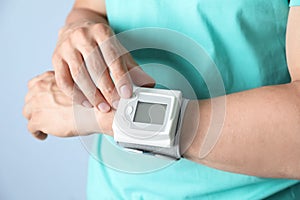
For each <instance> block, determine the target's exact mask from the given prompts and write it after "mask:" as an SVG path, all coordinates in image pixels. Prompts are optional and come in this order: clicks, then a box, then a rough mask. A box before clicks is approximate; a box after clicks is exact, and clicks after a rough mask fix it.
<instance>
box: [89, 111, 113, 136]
mask: <svg viewBox="0 0 300 200" xmlns="http://www.w3.org/2000/svg"><path fill="white" fill-rule="evenodd" d="M94 113H95V116H96V122H97V129H96V131H95V132H98V133H104V134H106V135H110V136H114V133H113V130H112V123H113V120H114V115H115V110H111V111H110V112H108V113H103V112H101V111H99V110H98V109H97V108H94Z"/></svg>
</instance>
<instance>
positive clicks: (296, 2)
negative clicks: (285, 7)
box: [290, 0, 300, 6]
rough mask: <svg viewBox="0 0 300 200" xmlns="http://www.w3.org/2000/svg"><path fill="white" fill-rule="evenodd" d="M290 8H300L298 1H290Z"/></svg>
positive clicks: (299, 0)
mask: <svg viewBox="0 0 300 200" xmlns="http://www.w3.org/2000/svg"><path fill="white" fill-rule="evenodd" d="M290 6H300V0H291V1H290Z"/></svg>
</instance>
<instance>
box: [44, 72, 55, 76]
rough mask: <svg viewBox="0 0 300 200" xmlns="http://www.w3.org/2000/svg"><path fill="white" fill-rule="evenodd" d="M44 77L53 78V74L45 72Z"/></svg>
mask: <svg viewBox="0 0 300 200" xmlns="http://www.w3.org/2000/svg"><path fill="white" fill-rule="evenodd" d="M44 75H45V76H46V77H53V76H54V72H53V71H50V70H49V71H46V72H45V73H44Z"/></svg>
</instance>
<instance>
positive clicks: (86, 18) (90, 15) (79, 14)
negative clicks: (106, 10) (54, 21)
mask: <svg viewBox="0 0 300 200" xmlns="http://www.w3.org/2000/svg"><path fill="white" fill-rule="evenodd" d="M80 22H95V23H105V24H107V20H106V17H105V16H104V15H102V14H100V13H98V12H96V11H93V10H90V9H88V8H78V7H74V8H73V9H72V10H71V12H70V13H69V15H68V17H67V19H66V22H65V24H66V25H71V24H76V23H80Z"/></svg>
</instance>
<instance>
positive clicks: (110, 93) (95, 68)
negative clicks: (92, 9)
mask: <svg viewBox="0 0 300 200" xmlns="http://www.w3.org/2000/svg"><path fill="white" fill-rule="evenodd" d="M113 36H114V33H113V31H112V30H111V28H110V27H109V26H108V25H107V24H104V23H95V22H91V21H85V22H79V23H75V24H71V25H68V26H65V27H64V28H63V29H62V30H61V31H60V33H59V40H58V44H57V47H56V49H55V51H54V54H53V59H52V62H53V66H54V69H55V78H56V81H57V85H58V87H59V88H60V89H61V90H62V91H63V92H64V93H65V94H66V95H68V96H69V97H72V96H73V93H74V91H73V90H74V85H77V86H78V88H79V90H80V91H81V96H83V97H85V98H79V100H76V103H78V104H81V105H83V106H86V107H92V106H95V107H97V108H98V109H99V110H100V111H102V112H108V111H109V110H110V109H111V106H113V107H114V108H116V107H117V104H118V99H119V95H120V96H121V97H123V98H129V97H131V95H132V82H133V83H134V84H136V85H139V86H141V85H144V84H143V82H146V83H147V86H153V85H154V83H155V81H154V80H153V79H152V78H151V77H150V76H148V75H147V74H146V73H145V72H144V71H143V70H142V69H141V68H140V67H139V66H138V65H137V64H136V63H135V62H134V60H133V59H132V57H131V55H130V54H129V53H126V54H124V55H123V56H121V57H119V55H121V54H122V53H124V52H126V50H125V48H124V47H123V46H122V45H121V44H120V42H119V41H118V40H117V39H116V37H113ZM108 39H109V40H108ZM128 71H134V72H133V74H134V77H132V76H130V74H129V73H128ZM111 76H112V77H111ZM112 78H113V80H114V81H113V80H112Z"/></svg>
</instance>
